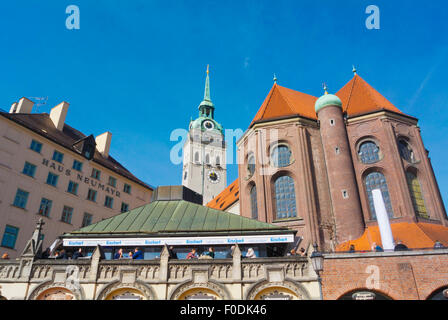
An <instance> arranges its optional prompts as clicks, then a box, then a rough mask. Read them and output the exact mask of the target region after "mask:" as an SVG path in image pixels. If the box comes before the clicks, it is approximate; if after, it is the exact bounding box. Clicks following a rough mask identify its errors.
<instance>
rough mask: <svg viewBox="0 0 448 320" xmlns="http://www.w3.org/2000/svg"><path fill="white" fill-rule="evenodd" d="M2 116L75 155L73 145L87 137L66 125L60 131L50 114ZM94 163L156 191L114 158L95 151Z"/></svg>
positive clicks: (2, 113) (1, 113)
mask: <svg viewBox="0 0 448 320" xmlns="http://www.w3.org/2000/svg"><path fill="white" fill-rule="evenodd" d="M0 116H3V117H5V118H7V119H9V120H11V121H14V122H15V123H17V124H19V125H21V126H23V127H25V128H27V129H29V130H31V131H33V132H35V133H37V134H38V135H41V136H42V137H44V138H46V139H49V140H51V141H53V142H54V143H56V144H59V145H60V146H62V147H64V148H66V149H69V150H70V151H73V152H75V153H78V154H79V152H78V151H77V150H76V149H75V148H74V147H73V144H74V143H75V142H77V141H79V140H81V139H83V138H85V137H87V136H86V135H84V134H83V133H82V132H80V131H78V130H76V129H74V128H72V127H71V126H69V125H67V124H64V128H63V129H62V131H60V130H58V129H57V128H56V127H55V126H54V124H53V121H51V119H50V115H49V114H48V113H14V114H11V113H7V112H0ZM92 161H94V162H96V163H97V164H99V165H101V166H103V167H106V168H108V169H109V170H112V171H113V172H115V173H117V174H118V175H121V176H123V177H125V178H127V179H129V180H131V181H133V182H135V183H137V184H139V185H141V186H142V187H144V188H147V189H150V190H154V188H153V187H152V186H150V185H148V184H147V183H145V182H143V181H141V180H140V179H138V178H137V177H135V176H134V175H133V174H132V173H131V172H129V171H128V170H127V169H126V168H125V167H124V166H122V165H121V164H120V163H119V162H118V161H116V160H115V159H114V158H113V157H111V156H108V157H107V158H106V157H103V155H102V154H101V153H100V152H98V150H95V155H94V157H93V160H92Z"/></svg>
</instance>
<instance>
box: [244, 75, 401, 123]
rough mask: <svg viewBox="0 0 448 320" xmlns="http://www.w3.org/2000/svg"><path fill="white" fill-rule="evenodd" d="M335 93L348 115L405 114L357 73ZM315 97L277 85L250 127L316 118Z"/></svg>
mask: <svg viewBox="0 0 448 320" xmlns="http://www.w3.org/2000/svg"><path fill="white" fill-rule="evenodd" d="M336 95H337V96H338V97H339V98H340V99H341V101H342V104H343V109H344V111H346V112H347V114H348V115H349V116H358V115H361V114H365V113H370V112H372V111H380V110H389V111H393V112H397V113H401V114H403V112H401V111H400V110H399V109H398V108H397V107H395V106H394V105H393V104H392V103H390V102H389V101H388V100H387V99H386V98H385V97H383V96H382V95H381V94H380V93H379V92H378V91H376V90H375V89H374V88H373V87H372V86H370V85H369V84H368V83H367V82H366V81H365V80H364V79H363V78H361V77H360V76H358V75H355V76H354V77H353V79H352V80H350V81H349V82H348V83H347V84H346V85H345V86H344V87H343V88H342V89H341V90H339V91H338V93H336ZM316 100H317V97H314V96H311V95H308V94H306V93H302V92H299V91H295V90H292V89H288V88H285V87H282V86H279V85H278V84H274V85H273V86H272V88H271V91H269V94H268V95H267V97H266V99H265V100H264V102H263V104H262V105H261V107H260V109H259V110H258V112H257V114H256V115H255V117H254V119H253V120H252V122H251V124H250V126H249V127H251V126H252V125H254V124H255V123H257V122H262V121H268V120H278V119H282V118H289V117H294V116H302V117H306V118H310V119H317V115H316V112H315V109H314V104H315V102H316Z"/></svg>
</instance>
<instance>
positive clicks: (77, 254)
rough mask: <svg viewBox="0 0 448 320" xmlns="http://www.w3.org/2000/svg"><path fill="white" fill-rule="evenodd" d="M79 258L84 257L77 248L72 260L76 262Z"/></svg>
mask: <svg viewBox="0 0 448 320" xmlns="http://www.w3.org/2000/svg"><path fill="white" fill-rule="evenodd" d="M81 257H84V255H83V254H82V249H81V248H79V249H78V251H75V253H73V256H72V259H73V260H76V259H78V258H81Z"/></svg>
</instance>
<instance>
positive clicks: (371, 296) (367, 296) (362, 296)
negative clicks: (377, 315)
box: [352, 291, 376, 300]
mask: <svg viewBox="0 0 448 320" xmlns="http://www.w3.org/2000/svg"><path fill="white" fill-rule="evenodd" d="M375 297H376V295H375V293H373V292H367V291H365V292H356V293H354V294H353V295H352V298H353V300H375Z"/></svg>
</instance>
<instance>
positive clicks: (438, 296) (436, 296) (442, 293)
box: [425, 284, 448, 300]
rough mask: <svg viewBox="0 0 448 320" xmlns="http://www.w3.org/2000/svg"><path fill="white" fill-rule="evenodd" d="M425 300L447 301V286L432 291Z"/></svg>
mask: <svg viewBox="0 0 448 320" xmlns="http://www.w3.org/2000/svg"><path fill="white" fill-rule="evenodd" d="M425 300H448V284H447V285H444V286H441V287H438V288H437V289H435V290H433V291H432V292H431V293H430V294H429V295H428V296H427V297H426V299H425Z"/></svg>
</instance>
